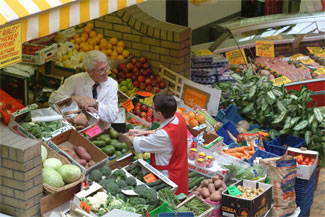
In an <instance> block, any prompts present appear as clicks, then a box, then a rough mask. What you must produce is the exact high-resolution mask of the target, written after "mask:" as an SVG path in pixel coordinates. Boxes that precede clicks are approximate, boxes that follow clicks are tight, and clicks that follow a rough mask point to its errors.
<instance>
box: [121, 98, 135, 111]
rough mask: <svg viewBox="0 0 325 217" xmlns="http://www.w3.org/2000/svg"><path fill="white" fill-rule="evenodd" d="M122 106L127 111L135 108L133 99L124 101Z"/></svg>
mask: <svg viewBox="0 0 325 217" xmlns="http://www.w3.org/2000/svg"><path fill="white" fill-rule="evenodd" d="M122 106H123V107H124V108H125V109H126V111H128V112H129V111H131V110H132V109H134V105H133V103H132V99H128V100H126V101H125V102H123V103H122Z"/></svg>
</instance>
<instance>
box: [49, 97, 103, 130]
mask: <svg viewBox="0 0 325 217" xmlns="http://www.w3.org/2000/svg"><path fill="white" fill-rule="evenodd" d="M72 102H74V100H72V99H71V98H67V99H64V100H61V101H59V102H56V103H54V104H53V105H52V107H53V109H54V111H56V112H57V113H59V114H61V115H62V116H63V117H64V114H63V111H62V107H63V106H64V105H70V104H71V103H72ZM76 104H77V103H76ZM78 110H80V108H79V106H78ZM81 112H82V113H84V114H85V115H86V117H87V120H88V124H89V125H88V127H85V128H83V129H81V130H78V132H80V133H82V132H85V131H87V130H88V129H90V128H92V127H93V126H95V125H96V124H98V122H99V116H98V115H97V114H95V113H91V112H88V111H85V110H81Z"/></svg>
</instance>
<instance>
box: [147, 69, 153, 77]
mask: <svg viewBox="0 0 325 217" xmlns="http://www.w3.org/2000/svg"><path fill="white" fill-rule="evenodd" d="M146 72H147V73H148V75H149V76H151V75H152V69H151V68H147V69H146Z"/></svg>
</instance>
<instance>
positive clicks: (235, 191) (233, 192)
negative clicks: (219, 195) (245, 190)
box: [227, 185, 241, 196]
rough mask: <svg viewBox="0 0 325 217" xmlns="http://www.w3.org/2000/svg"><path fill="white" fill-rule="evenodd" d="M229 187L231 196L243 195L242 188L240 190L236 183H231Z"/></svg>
mask: <svg viewBox="0 0 325 217" xmlns="http://www.w3.org/2000/svg"><path fill="white" fill-rule="evenodd" d="M227 189H228V192H229V194H230V195H231V196H236V195H241V192H240V190H238V188H237V187H236V186H235V185H231V186H229V187H228V188H227Z"/></svg>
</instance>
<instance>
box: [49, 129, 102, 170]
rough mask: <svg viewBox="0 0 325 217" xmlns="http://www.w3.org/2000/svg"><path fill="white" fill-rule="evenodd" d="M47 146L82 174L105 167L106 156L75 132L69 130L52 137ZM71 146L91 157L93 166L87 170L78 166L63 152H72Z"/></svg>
mask: <svg viewBox="0 0 325 217" xmlns="http://www.w3.org/2000/svg"><path fill="white" fill-rule="evenodd" d="M48 145H49V146H50V147H51V148H52V149H53V150H55V151H56V152H58V153H61V154H63V155H64V156H65V157H67V158H68V159H69V160H70V161H71V162H72V164H74V165H76V166H78V167H79V168H80V170H81V172H82V173H84V174H85V175H87V174H88V173H89V172H90V171H91V170H94V169H96V168H98V167H101V166H102V165H105V164H106V162H107V159H108V156H107V155H106V154H105V153H104V152H103V151H102V150H100V149H99V148H98V147H97V146H96V145H94V144H93V143H91V142H90V141H89V140H88V139H86V138H85V137H83V136H82V135H81V134H79V133H78V132H77V131H76V130H74V129H70V130H68V131H65V132H63V133H61V134H60V135H58V136H55V137H53V138H52V139H51V140H50V141H49V143H48ZM73 145H77V146H82V147H84V148H85V149H86V150H87V152H88V153H89V154H90V155H91V157H92V160H93V161H95V163H96V164H95V165H93V166H92V167H89V168H85V167H84V166H82V165H81V164H79V163H78V162H77V161H76V160H75V159H73V158H72V157H71V156H70V155H69V154H68V153H67V152H65V151H64V150H72V149H73Z"/></svg>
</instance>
